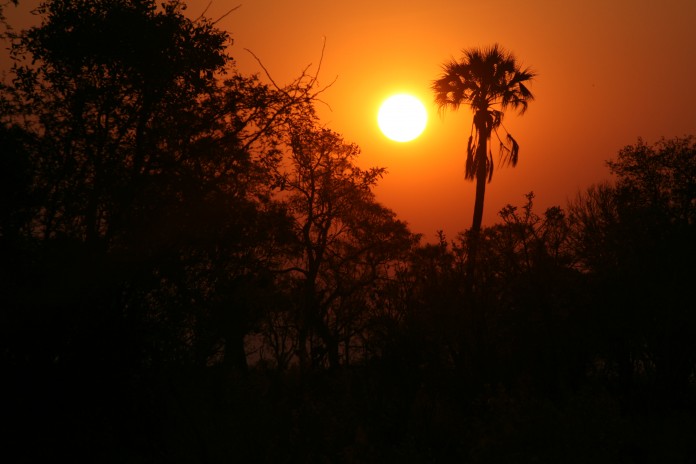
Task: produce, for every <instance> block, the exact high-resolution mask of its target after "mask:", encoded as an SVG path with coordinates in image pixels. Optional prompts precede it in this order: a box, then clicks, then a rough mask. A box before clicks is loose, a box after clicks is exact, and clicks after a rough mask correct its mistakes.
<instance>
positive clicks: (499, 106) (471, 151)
mask: <svg viewBox="0 0 696 464" xmlns="http://www.w3.org/2000/svg"><path fill="white" fill-rule="evenodd" d="M442 70H443V74H442V76H441V77H440V78H439V79H437V80H435V81H434V82H433V84H432V89H433V91H434V92H435V103H437V105H438V106H439V108H440V112H444V110H446V109H448V108H449V109H452V110H456V109H458V108H459V106H460V105H462V104H465V105H469V107H470V108H471V110H472V111H473V113H474V120H473V123H472V129H471V133H470V135H469V143H468V146H467V157H466V170H465V177H466V179H468V180H474V179H476V199H475V201H474V219H473V223H472V225H471V232H472V245H473V246H472V248H471V249H470V258H473V257H474V256H475V243H476V242H477V237H478V235H479V231H480V230H481V220H482V217H483V199H484V195H485V193H486V182H490V181H491V179H492V178H493V155H492V153H491V150H490V147H489V145H490V139H491V135H492V134H493V133H495V134H496V137H497V138H498V140H499V141H500V154H501V161H502V162H503V164H511V165H512V166H513V167H514V166H516V165H517V157H518V153H519V145H518V144H517V141H515V139H514V138H513V137H512V136H511V135H510V134H509V133H507V130H506V131H505V132H506V134H507V136H506V137H505V142H503V140H502V139H501V138H500V135H499V134H498V129H499V128H500V127H503V129H504V126H502V122H503V115H504V111H505V110H506V109H507V108H513V109H519V113H520V114H523V113H524V112H525V111H526V109H527V104H528V103H529V102H530V101H531V100H533V99H534V96H533V95H532V92H530V91H529V89H528V88H527V87H526V86H525V82H528V81H530V80H532V78H534V76H535V73H534V72H533V71H531V70H530V69H529V68H525V69H522V68H521V66H520V64H519V63H518V62H517V60H516V59H515V57H514V56H513V55H512V54H511V53H510V52H508V51H506V50H505V49H503V48H502V47H500V46H499V45H498V44H495V45H493V46H492V47H490V48H486V49H481V48H470V49H466V50H464V51H463V56H462V59H461V60H460V61H455V60H452V61H450V62H448V63H445V64H444V66H443V67H442ZM474 129H476V130H475V131H474ZM472 252H473V253H472ZM470 261H472V262H473V260H472V259H470Z"/></svg>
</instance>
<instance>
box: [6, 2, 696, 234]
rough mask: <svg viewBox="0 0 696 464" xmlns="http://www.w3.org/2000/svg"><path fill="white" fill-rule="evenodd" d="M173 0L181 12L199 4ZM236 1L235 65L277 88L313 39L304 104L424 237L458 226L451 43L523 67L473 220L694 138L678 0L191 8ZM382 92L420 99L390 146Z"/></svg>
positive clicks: (690, 19)
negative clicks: (408, 135) (522, 94)
mask: <svg viewBox="0 0 696 464" xmlns="http://www.w3.org/2000/svg"><path fill="white" fill-rule="evenodd" d="M32 3H33V4H36V3H37V2H35V1H34V2H31V1H28V0H24V5H25V6H26V5H28V4H32ZM187 3H188V4H189V11H190V15H191V16H194V17H195V16H197V15H198V14H200V12H202V11H203V10H204V9H205V7H206V5H207V4H208V3H209V0H191V1H188V2H187ZM21 4H22V0H20V5H21ZM239 4H241V7H240V8H239V9H238V10H236V11H235V12H233V13H231V14H230V15H228V16H227V17H225V18H223V19H222V20H220V22H219V23H218V26H219V27H221V28H223V29H226V30H228V31H230V32H231V33H232V36H233V38H234V40H235V43H234V46H233V48H232V55H233V56H234V58H235V59H236V61H237V63H238V67H239V68H240V70H241V71H242V72H244V73H255V72H261V69H260V67H259V66H258V64H257V63H256V62H255V61H254V59H253V58H252V57H251V55H249V54H248V53H247V52H245V51H244V50H243V49H244V48H249V49H251V50H252V51H253V52H254V53H255V54H256V55H257V56H258V57H259V58H260V59H261V60H262V61H263V63H264V64H265V66H266V67H267V68H268V70H269V71H270V72H271V74H272V75H273V77H274V79H275V80H276V81H277V82H279V83H281V82H282V83H285V82H288V81H290V80H291V79H292V78H293V77H295V76H297V75H298V74H299V73H300V72H301V71H302V69H304V68H305V66H307V65H308V64H310V63H313V64H314V65H316V64H317V62H318V59H319V56H320V53H321V48H322V43H323V40H324V38H326V51H325V56H324V62H323V66H322V70H321V74H320V81H321V82H323V83H325V84H328V83H330V82H331V81H332V80H333V79H334V78H336V77H337V78H338V79H337V80H336V82H335V83H334V84H333V86H332V87H331V88H330V89H328V90H327V91H326V93H325V94H324V100H325V101H326V102H327V103H328V104H329V105H330V107H331V108H330V109H329V108H320V114H321V117H322V119H323V121H324V122H325V123H326V125H327V126H328V127H329V128H331V129H333V130H335V131H337V132H339V133H341V134H342V135H343V136H344V137H345V138H346V140H347V141H350V142H355V143H357V144H358V145H359V146H360V147H361V149H362V155H361V160H360V164H361V165H362V166H364V167H367V166H384V167H386V168H387V169H388V171H389V174H388V175H387V176H386V177H385V178H384V179H383V180H382V181H381V183H380V185H379V187H378V188H377V189H376V194H377V198H378V200H379V201H380V202H382V203H383V204H385V205H386V206H388V207H389V208H391V209H393V210H394V211H396V213H397V214H398V216H399V218H401V219H403V220H405V221H407V222H408V223H409V225H410V226H411V229H412V230H413V231H414V232H419V233H423V234H424V235H425V237H424V238H425V239H426V240H428V241H431V240H433V239H434V237H435V232H436V231H437V230H438V229H442V230H444V231H445V233H446V234H447V236H448V237H450V238H453V237H454V236H455V234H456V233H457V232H459V231H462V230H464V229H466V228H468V227H469V226H470V225H471V216H472V212H473V199H474V184H473V183H472V182H468V181H465V180H464V150H465V144H466V140H467V138H468V136H469V128H470V125H471V114H470V112H469V110H468V109H467V108H462V109H460V110H459V112H457V113H447V114H446V115H445V116H444V118H441V117H439V116H438V114H437V109H436V108H435V106H434V105H433V103H432V94H431V92H430V90H429V86H430V83H431V81H432V80H433V79H435V78H437V77H438V76H439V74H440V65H441V63H443V62H444V61H446V60H448V59H449V58H451V57H458V56H459V51H460V50H461V49H462V48H465V47H472V46H487V45H490V44H492V43H494V42H498V43H500V44H501V45H502V46H504V47H505V48H507V49H509V50H511V51H512V52H513V53H514V54H515V55H516V56H517V58H518V59H519V60H520V61H521V62H522V63H523V65H525V66H531V67H533V68H534V69H535V70H536V71H537V72H538V74H539V76H538V77H537V79H536V80H535V83H534V84H533V85H532V86H531V88H532V90H533V91H534V93H535V96H536V100H535V101H534V102H532V103H531V104H530V107H529V110H528V112H527V113H526V114H525V115H524V116H523V117H518V116H516V115H515V114H514V113H509V114H508V115H507V116H506V118H505V121H504V124H505V125H506V127H507V128H508V130H509V131H510V133H511V134H512V135H513V136H514V137H515V138H516V139H517V141H518V142H519V144H520V147H521V148H520V162H519V164H518V166H517V167H516V168H515V169H512V168H501V169H497V170H496V171H495V174H494V177H493V182H492V183H491V184H489V185H488V189H487V193H486V204H485V212H484V225H491V224H492V223H494V222H497V220H498V217H497V212H498V211H499V210H500V209H501V208H502V207H503V206H504V205H505V204H507V203H512V204H517V205H519V204H522V202H523V201H524V198H523V195H524V194H525V193H527V192H529V191H531V190H533V191H534V192H535V194H536V202H537V203H536V204H537V206H538V212H539V213H541V212H543V209H544V208H546V207H547V206H551V205H561V206H565V204H566V201H567V199H569V198H573V197H575V195H576V194H577V192H578V191H580V190H583V189H585V188H586V187H588V186H589V185H590V184H592V183H593V182H598V181H601V180H603V179H605V178H607V177H608V171H607V169H606V168H605V164H604V161H605V160H606V159H609V158H611V157H613V156H614V155H615V153H616V152H617V150H619V149H620V148H621V147H623V146H625V145H628V144H633V143H635V142H636V140H637V138H638V137H639V136H640V137H643V138H644V139H645V140H646V141H647V142H649V143H652V142H654V141H656V140H657V139H658V138H659V137H661V136H665V137H674V136H683V135H686V134H696V85H694V76H696V32H695V30H694V24H696V1H694V0H620V1H619V0H584V1H572V2H571V1H563V2H560V1H551V0H527V1H525V2H520V1H518V0H499V1H497V2H484V1H478V2H474V1H464V0H428V1H418V2H416V1H407V2H405V1H403V0H379V1H377V0H352V1H350V2H348V1H338V0H337V1H331V2H329V1H326V0H292V1H290V0H233V1H229V0H213V3H212V5H211V6H210V8H209V9H208V13H207V15H208V16H209V17H212V18H217V17H219V16H221V15H222V14H223V13H224V12H226V11H227V10H229V9H230V8H232V7H234V6H236V5H239ZM11 10H12V8H9V9H8V11H7V12H6V13H7V16H8V18H9V19H10V20H12V17H13V15H14V14H15V13H14V12H13V11H11ZM312 69H315V68H312ZM395 92H409V93H412V94H414V95H416V96H418V97H420V98H421V99H422V100H423V102H424V103H425V104H426V107H427V108H428V111H429V112H430V119H429V122H428V127H427V128H426V130H425V132H424V133H423V134H422V135H421V136H420V137H419V138H418V139H416V140H415V141H413V142H408V143H397V142H392V141H390V140H388V139H386V138H385V137H384V136H383V135H382V134H381V132H380V131H379V129H378V128H377V124H376V115H377V109H378V106H379V104H380V102H381V101H382V100H383V99H385V98H386V97H387V96H389V95H390V94H392V93H395ZM496 148H497V142H494V144H493V151H494V160H497V158H496Z"/></svg>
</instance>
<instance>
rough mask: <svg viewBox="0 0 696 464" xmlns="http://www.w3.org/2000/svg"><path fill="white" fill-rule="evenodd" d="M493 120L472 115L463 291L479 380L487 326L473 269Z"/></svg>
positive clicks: (483, 114)
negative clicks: (472, 191) (474, 140)
mask: <svg viewBox="0 0 696 464" xmlns="http://www.w3.org/2000/svg"><path fill="white" fill-rule="evenodd" d="M491 124H492V120H491V117H490V115H489V114H488V112H479V113H477V114H476V115H475V116H474V125H475V127H476V131H477V133H478V140H479V141H478V146H477V148H476V154H475V162H476V197H475V199H474V218H473V221H472V224H471V230H470V235H469V244H468V257H467V266H466V271H467V272H466V283H465V291H466V297H467V299H468V301H467V302H466V304H467V305H468V311H470V313H469V314H470V321H471V327H470V330H471V331H470V335H469V336H470V337H472V341H473V343H472V349H473V352H472V353H471V355H472V369H473V372H472V374H473V376H474V377H475V378H478V379H479V380H481V379H482V378H484V377H486V374H485V372H486V368H487V364H488V360H487V351H488V350H487V348H486V343H487V335H486V333H487V327H486V320H485V314H484V313H483V310H484V309H483V308H484V306H483V305H482V304H481V301H480V300H479V298H477V295H476V293H477V292H476V285H475V279H474V272H475V270H476V265H477V261H478V252H479V242H480V235H481V223H482V222H483V200H484V197H485V194H486V182H487V180H488V179H487V178H488V169H487V161H488V139H489V137H490V134H491Z"/></svg>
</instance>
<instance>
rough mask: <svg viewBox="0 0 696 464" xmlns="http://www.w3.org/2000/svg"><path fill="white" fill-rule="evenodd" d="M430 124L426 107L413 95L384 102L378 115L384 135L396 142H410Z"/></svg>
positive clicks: (392, 97) (400, 95) (400, 96)
mask: <svg viewBox="0 0 696 464" xmlns="http://www.w3.org/2000/svg"><path fill="white" fill-rule="evenodd" d="M427 122H428V113H427V111H426V110H425V106H423V104H422V103H421V102H420V100H418V99H417V98H416V97H414V96H413V95H409V94H405V93H400V94H397V95H392V96H391V97H389V98H387V99H386V100H384V102H383V103H382V106H380V108H379V113H378V114H377V124H378V125H379V128H380V129H381V130H382V133H383V134H384V135H386V136H387V137H388V138H390V139H392V140H394V141H396V142H409V141H411V140H413V139H415V138H416V137H418V136H419V135H421V133H422V132H423V130H424V129H425V124H426V123H427Z"/></svg>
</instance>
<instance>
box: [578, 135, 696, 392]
mask: <svg viewBox="0 0 696 464" xmlns="http://www.w3.org/2000/svg"><path fill="white" fill-rule="evenodd" d="M695 158H696V144H695V143H694V138H693V137H684V138H674V139H670V140H661V141H659V142H658V143H656V144H654V145H652V146H650V145H647V144H646V143H644V142H643V141H642V140H639V142H638V143H637V144H636V145H632V146H627V147H625V148H624V149H622V150H621V151H620V152H619V154H618V157H617V158H616V159H615V160H612V161H609V162H608V165H609V167H610V169H611V171H612V173H613V174H615V175H616V176H617V179H616V183H615V185H610V184H603V185H599V186H594V187H591V188H590V189H588V190H587V192H585V193H584V194H582V195H580V196H579V197H578V199H577V200H576V201H575V202H574V203H573V204H572V205H571V209H570V212H571V223H572V226H573V227H572V237H573V240H574V245H573V246H574V251H575V252H576V253H577V259H578V261H579V263H580V264H581V266H582V269H584V270H585V272H586V273H588V275H589V276H590V277H591V279H592V282H593V289H594V290H593V295H594V296H595V298H596V302H595V304H596V308H597V310H598V311H597V313H595V315H596V320H597V322H598V324H597V326H598V329H600V330H598V331H597V333H598V334H599V335H600V337H599V339H598V340H597V342H596V343H597V344H598V346H597V348H598V353H599V356H601V357H603V359H604V361H605V365H606V369H607V370H608V371H609V372H610V373H615V375H617V377H618V378H619V380H620V383H621V386H622V388H623V391H624V393H625V394H629V393H632V389H633V387H634V381H635V379H636V376H640V377H641V378H645V376H647V377H648V378H652V379H653V380H654V382H655V385H656V386H657V387H659V390H658V391H659V392H660V393H661V399H662V400H667V401H676V400H680V399H683V398H684V395H685V394H686V393H687V391H688V387H689V378H690V376H691V375H693V371H694V367H695V365H696V345H694V343H693V340H694V337H695V336H696V318H695V317H694V314H693V311H691V310H690V309H689V308H690V300H691V297H692V296H691V293H690V291H689V288H690V283H689V282H690V280H691V279H692V277H693V271H692V269H691V266H692V265H691V263H692V262H693V260H694V258H695V257H696V249H695V248H694V243H695V239H696V235H695V234H696V230H695V229H694V218H695V217H696V209H695V207H694V205H695V204H696V188H695V187H696V164H695V163H694V159H695ZM602 353H603V354H602Z"/></svg>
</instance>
